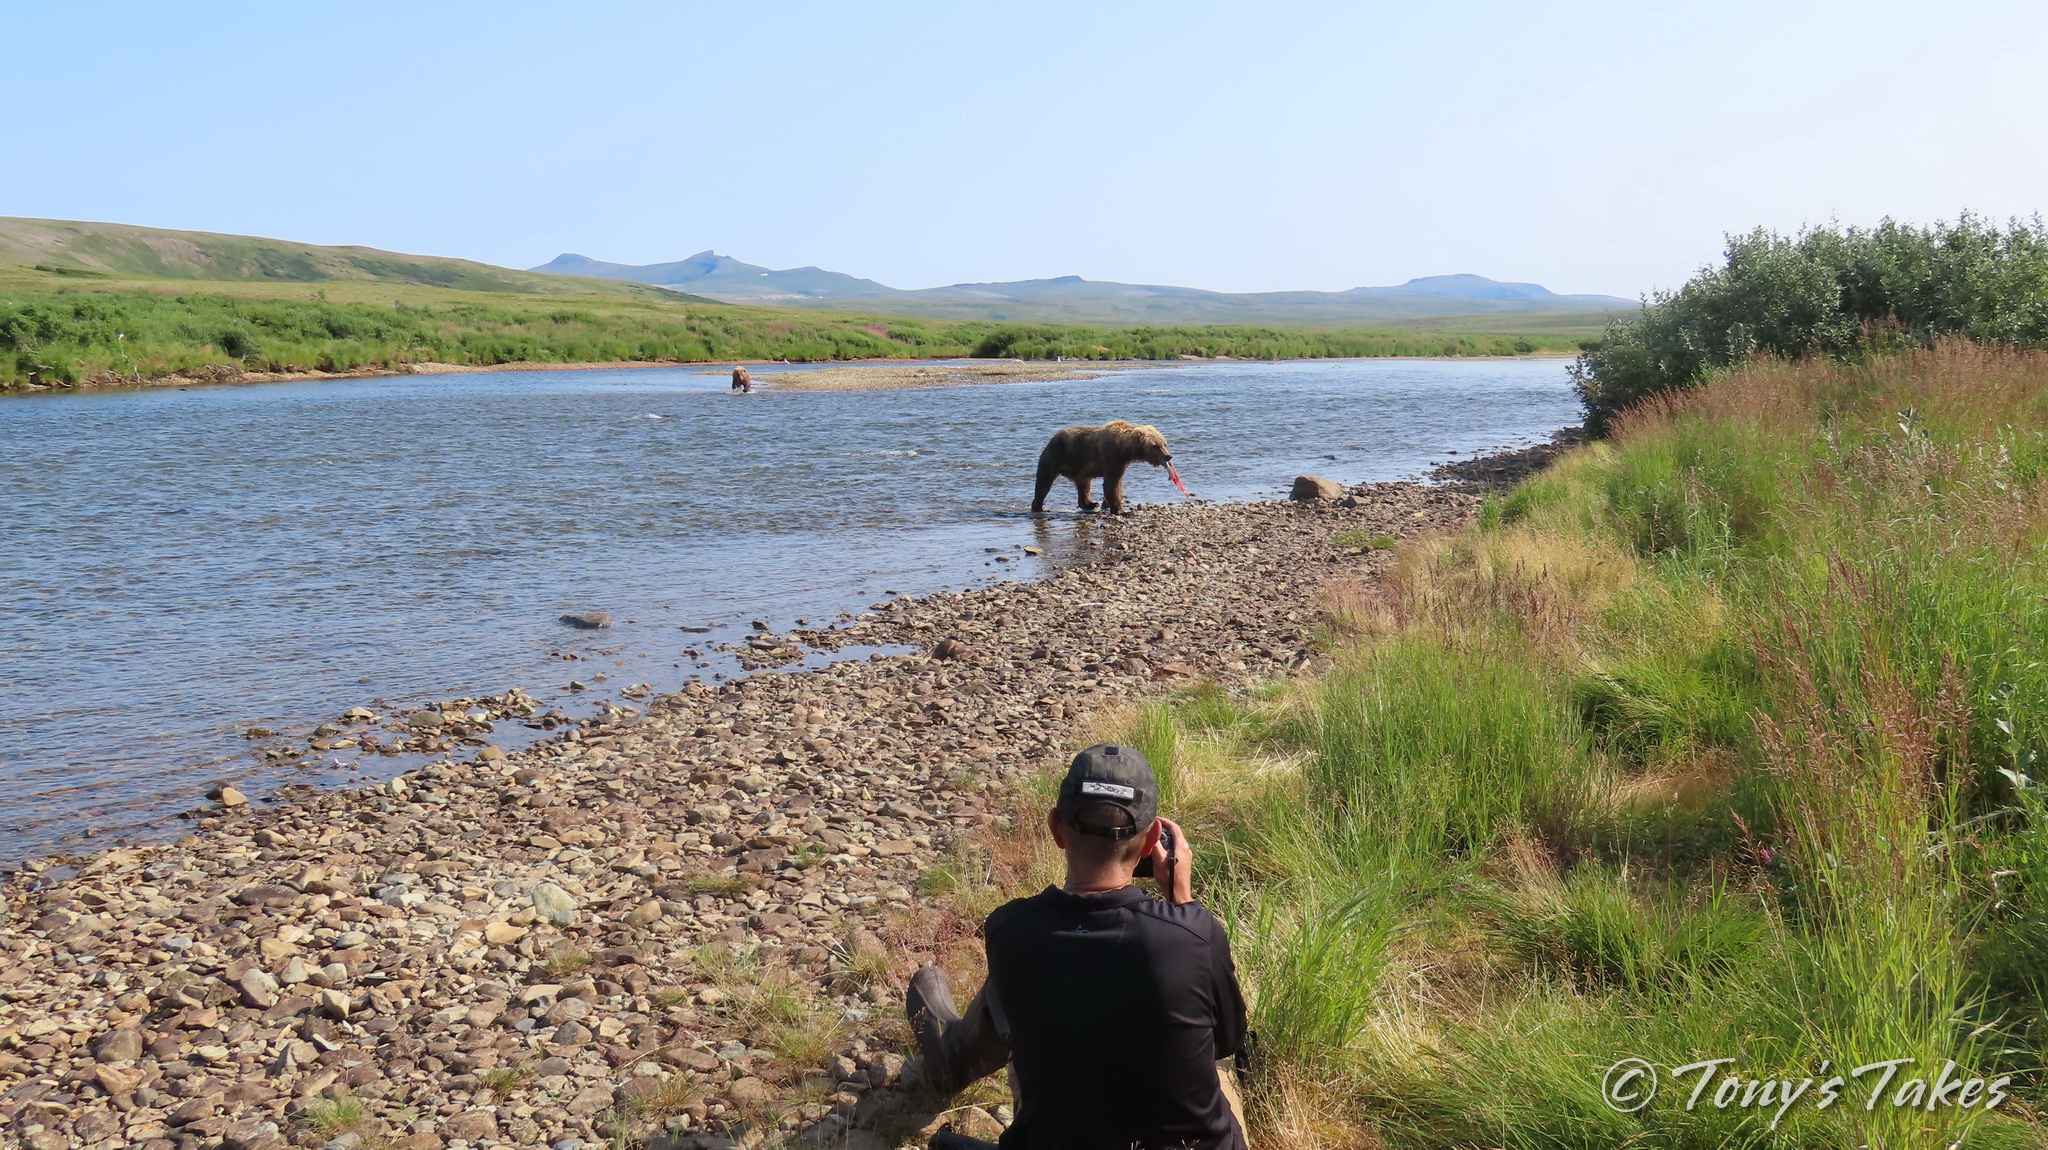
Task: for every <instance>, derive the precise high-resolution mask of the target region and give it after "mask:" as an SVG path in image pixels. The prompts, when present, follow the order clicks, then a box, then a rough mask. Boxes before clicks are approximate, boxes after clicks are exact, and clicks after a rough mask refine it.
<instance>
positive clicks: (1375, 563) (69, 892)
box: [0, 475, 1495, 1150]
mask: <svg viewBox="0 0 2048 1150" xmlns="http://www.w3.org/2000/svg"><path fill="white" fill-rule="evenodd" d="M1488 478H1495V477H1493V476H1490V475H1489V476H1488ZM1478 502H1479V500H1478V497H1477V495H1476V494H1474V493H1473V489H1470V488H1459V487H1456V486H1445V487H1424V486H1419V485H1414V484H1374V485H1366V486H1360V487H1353V488H1350V489H1348V490H1347V491H1346V492H1345V493H1344V494H1343V495H1342V496H1341V497H1339V498H1336V499H1321V500H1316V501H1312V502H1307V503H1255V504H1233V505H1224V506H1202V505H1179V506H1147V507H1142V508H1139V509H1137V510H1136V511H1135V512H1133V513H1132V514H1129V515H1125V516H1121V517H1117V518H1114V519H1112V518H1107V517H1104V518H1101V519H1095V520H1092V521H1089V522H1087V523H1086V524H1085V525H1084V527H1083V529H1082V530H1083V532H1084V534H1085V535H1086V536H1089V537H1092V539H1093V543H1092V550H1093V551H1094V552H1095V554H1096V555H1097V556H1099V558H1097V559H1096V560H1095V561H1094V562H1089V563H1082V564H1078V565H1075V566H1072V567H1068V568H1065V569H1063V570H1061V571H1060V572H1058V573H1057V574H1055V575H1053V576H1051V577H1049V578H1046V579H1044V580H1041V581H1036V582H1024V583H1014V582H1013V583H1001V584H997V585H994V586H990V587H986V588H981V589H977V590H972V591H967V592H961V593H948V594H938V595H932V596H928V597H925V598H922V599H910V598H903V599H899V600H895V601H892V602H889V603H887V604H883V605H878V607H877V609H876V610H873V611H871V612H869V613H866V614H863V615H860V616H857V617H854V618H850V619H847V620H845V621H843V622H842V623H841V624H840V625H838V626H835V627H833V628H829V629H824V630H815V631H812V630H806V631H799V632H794V633H792V634H789V635H780V636H778V635H769V634H762V635H757V636H755V638H754V639H753V640H750V641H749V643H748V644H747V646H746V649H745V650H744V651H743V652H742V653H743V654H745V655H746V656H747V658H748V659H749V660H750V662H751V663H752V664H753V665H756V666H762V667H770V666H775V665H779V664H785V663H788V662H791V661H793V660H795V659H796V658H798V657H799V656H801V655H803V654H805V653H807V652H812V651H816V650H818V649H828V650H836V649H845V648H853V649H855V650H861V649H866V648H869V647H886V646H888V645H891V644H901V645H906V646H908V647H910V648H911V649H913V651H914V652H915V653H912V654H902V655H887V654H874V655H870V656H869V657H866V658H858V657H848V658H847V659H846V660H845V661H841V662H837V663H835V664H833V665H831V666H829V667H826V668H824V669H819V670H799V671H792V672H786V673H779V672H772V671H763V672H761V673H758V674H755V675H752V676H750V677H748V678H746V679H744V680H741V681H736V682H731V683H724V684H714V685H693V686H692V687H691V688H690V689H688V690H685V691H683V692H680V693H678V694H674V695H669V696H662V697H658V698H650V699H646V700H643V702H644V705H645V709H644V711H635V710H634V709H632V708H630V707H629V708H614V709H613V710H612V711H611V712H610V713H609V714H607V715H605V716H601V717H599V718H595V719H590V720H568V719H567V717H566V716H557V717H555V718H553V719H551V720H550V721H551V722H554V723H555V724H556V727H555V729H553V730H552V731H550V733H549V734H548V735H547V737H546V738H545V739H544V741H542V742H540V743H539V744H536V745H533V746H530V747H527V748H524V749H521V750H517V751H514V752H511V753H509V754H508V753H505V752H503V751H500V750H499V749H498V748H497V747H495V746H492V745H491V744H490V743H489V739H490V735H491V730H492V729H493V727H495V726H497V725H499V724H502V723H504V722H506V721H510V720H516V719H526V720H537V719H539V718H540V717H541V716H540V715H539V714H538V713H537V712H538V707H537V705H536V704H534V703H533V702H532V701H531V700H530V699H526V698H524V697H523V696H519V695H517V694H516V693H515V694H511V695H506V696H500V697H497V698H494V699H489V700H461V701H457V702H454V703H450V704H447V705H445V706H443V707H433V708H425V709H420V710H415V711H412V712H409V713H404V714H398V715H373V714H371V713H369V712H361V713H357V712H351V713H350V715H347V716H337V717H336V718H335V720H334V725H333V732H334V733H332V734H331V735H330V736H329V737H330V738H333V739H345V738H349V737H351V732H368V731H370V730H372V729H373V728H377V727H378V726H379V725H380V724H396V725H399V726H402V727H403V728H404V729H406V730H407V731H409V732H412V736H413V737H417V738H421V739H427V740H434V741H435V742H434V745H435V746H437V747H440V748H442V749H443V750H444V752H445V753H446V754H447V756H448V757H447V758H446V759H444V760H442V761H440V762H438V763H436V764H434V765H431V766H429V767H426V768H424V769H422V770H420V771H417V772H413V773H409V774H407V775H405V776H403V777H401V778H399V779H397V780H394V781H393V782H391V783H389V784H388V785H385V786H382V787H379V788H377V789H374V790H365V791H348V792H326V793H312V792H296V793H288V794H285V795H282V796H271V797H268V798H259V797H258V796H244V795H242V794H240V793H239V792H236V791H234V790H233V789H232V788H228V789H225V790H221V791H219V792H217V793H216V795H215V796H214V802H213V804H212V808H211V809H210V810H209V811H208V812H207V813H206V817H204V818H203V819H201V820H199V823H198V827H197V829H196V830H195V831H194V833H192V834H189V835H187V836H186V837H184V838H182V839H180V840H179V841H178V842H176V843H175V844H170V845H162V846H147V847H137V848H130V849H120V850H112V851H107V852H103V853H100V854H97V855H92V856H88V857H85V858H80V859H68V860H40V861H38V862H34V863H31V864H29V866H28V868H27V869H26V870H25V871H24V873H22V874H18V875H16V876H14V878H13V880H12V881H11V882H10V883H9V885H8V886H7V887H6V888H5V890H4V896H5V897H4V907H0V1145H5V1144H7V1142H8V1140H9V1139H10V1138H12V1139H16V1140H18V1141H19V1143H20V1144H21V1145H23V1146H26V1147H31V1148H33V1150H56V1148H58V1147H70V1146H93V1147H99V1146H108V1147H111V1146H139V1147H146V1148H148V1150H174V1148H175V1150H196V1148H199V1147H215V1146H224V1147H228V1148H230V1150H257V1148H260V1147H273V1146H285V1145H305V1146H325V1147H329V1148H331V1150H351V1148H358V1147H359V1148H361V1150H375V1148H376V1147H379V1146H400V1147H408V1148H419V1150H427V1148H438V1147H453V1148H462V1147H485V1146H500V1145H504V1146H519V1147H553V1148H556V1150H578V1148H579V1147H582V1148H584V1150H596V1147H597V1146H598V1145H600V1144H607V1143H610V1142H612V1141H613V1140H614V1138H615V1137H618V1138H623V1139H624V1140H625V1142H626V1144H629V1145H641V1144H647V1145H652V1146H656V1147H696V1146H702V1147H723V1146H749V1147H751V1146H756V1145H762V1144H764V1143H765V1144H769V1145H773V1144H776V1143H777V1142H778V1141H780V1140H791V1141H794V1140H798V1139H808V1140H810V1142H811V1143H812V1144H826V1145H837V1146H859V1147H865V1148H867V1150H874V1148H877V1147H882V1146H886V1145H890V1144H891V1143H892V1141H893V1140H894V1139H896V1138H903V1137H912V1136H914V1133H915V1132H914V1131H904V1130H901V1129H893V1130H892V1129H891V1128H889V1127H887V1126H886V1124H882V1123H879V1122H878V1116H879V1115H881V1114H883V1113H884V1112H886V1111H887V1110H888V1108H887V1107H885V1106H882V1105H881V1102H880V1100H881V1099H882V1098H883V1096H884V1095H886V1094H887V1093H888V1090H889V1087H890V1086H891V1084H892V1083H893V1082H894V1081H895V1079H896V1078H897V1077H898V1076H899V1075H900V1074H901V1072H902V1069H903V1058H902V1057H901V1053H900V1050H899V1048H898V1047H897V1046H896V1045H895V1042H896V1041H897V1040H899V1039H900V1035H901V1033H902V1029H901V1026H900V1022H895V1020H896V1019H897V1016H898V1015H900V1012H901V1001H900V998H899V997H898V994H897V990H898V985H899V984H898V983H897V981H896V974H897V973H898V972H899V971H900V968H901V966H902V963H903V961H904V958H905V956H906V953H907V952H910V951H914V950H915V949H916V947H915V945H914V943H915V940H903V939H899V938H890V937H888V932H889V930H890V923H891V922H892V920H893V919H894V918H897V917H900V916H901V915H902V913H903V912H904V911H906V910H907V909H909V908H911V907H913V905H914V904H917V903H918V902H920V901H922V900H923V897H924V896H921V895H920V894H919V893H918V891H919V886H920V884H919V879H920V876H921V875H923V874H924V873H925V872H926V871H927V870H928V869H929V868H930V867H931V866H932V865H933V864H934V863H936V862H938V861H939V860H941V859H942V858H943V857H945V856H946V854H947V852H948V851H949V849H951V848H952V847H954V846H955V845H956V844H957V843H959V842H960V841H961V840H962V839H963V837H964V836H968V835H972V834H974V833H975V832H976V831H977V830H978V829H979V828H982V827H984V826H988V825H990V824H991V823H993V822H994V820H995V819H996V818H997V817H998V815H999V814H1000V812H1001V811H1002V810H1003V809H1004V802H1003V797H1004V795H1005V794H1006V793H1008V788H1010V787H1011V786H1012V785H1013V784H1015V783H1017V782H1020V781H1021V780H1024V779H1027V778H1029V777H1032V776H1033V775H1035V774H1037V773H1039V772H1043V771H1046V770H1050V769H1054V768H1056V767H1058V766H1060V765H1062V764H1063V762H1064V759H1065V757H1066V756H1067V755H1068V754H1069V753H1071V750H1072V749H1073V747H1074V745H1075V742H1076V740H1077V739H1078V738H1080V737H1081V736H1082V734H1083V733H1084V731H1085V729H1086V726H1087V724H1088V722H1089V721H1090V717H1091V715H1093V714H1095V713H1096V712H1097V711H1098V710H1099V709H1101V708H1104V707H1106V706H1109V705H1116V704H1125V703H1128V702H1130V701H1132V700H1134V699H1138V698H1141V697H1143V696H1145V695H1147V694H1150V693H1153V692H1162V691H1169V690H1173V689H1175V688H1176V687H1179V686H1184V685H1187V684H1189V683H1192V682H1194V681H1196V680H1197V679H1203V678H1208V679H1214V680H1216V681H1218V682H1220V683H1222V684H1223V685H1225V686H1226V687H1227V688H1231V689H1242V688H1244V687H1246V686H1249V685H1251V684H1254V683H1256V682H1259V681H1262V680H1268V679H1271V678H1274V677H1277V676H1283V675H1287V674H1290V673H1294V672H1296V671H1298V670H1300V669H1302V668H1304V667H1309V666H1312V665H1313V664H1314V663H1315V662H1316V660H1317V659H1318V657H1319V655H1318V650H1317V646H1316V631H1317V626H1318V622H1319V611H1320V602H1321V594H1322V591H1323V589H1324V588H1325V587H1326V586H1327V585H1328V584H1329V583H1330V582H1331V581H1332V580H1333V579H1357V578H1369V577H1371V576H1372V575H1373V574H1375V573H1376V572H1377V571H1379V570H1381V569H1382V568H1383V567H1384V566H1385V565H1386V564H1388V563H1390V562H1391V561H1392V560H1391V555H1392V552H1391V551H1388V550H1386V549H1384V548H1383V547H1374V546H1370V545H1368V544H1367V543H1366V542H1364V541H1365V540H1377V537H1380V536H1387V537H1393V538H1406V537H1413V536H1417V535H1423V534H1429V533H1435V532H1442V531H1446V530H1450V529H1454V528H1456V527H1458V526H1460V525H1461V524H1463V523H1465V522H1467V521H1468V520H1469V518H1470V517H1471V516H1472V514H1473V513H1474V511H1475V509H1476V507H1477V505H1478ZM1377 541H1378V542H1381V543H1384V540H1377ZM898 649H900V648H898ZM892 1022H895V1024H894V1025H893V1026H892V1025H891V1024H892ZM892 1036H893V1037H892ZM1005 1116H1006V1115H1005V1113H1004V1112H1003V1108H1001V1107H1000V1106H996V1107H992V1108H991V1109H990V1110H987V1111H983V1110H980V1109H976V1110H975V1111H974V1112H973V1114H972V1115H971V1117H973V1118H974V1119H975V1121H977V1122H981V1123H982V1124H983V1126H984V1127H987V1126H988V1124H990V1123H1000V1121H1001V1120H1002V1119H1003V1118H1004V1117H1005ZM956 1117H958V1116H957V1115H956ZM878 1125H881V1126H882V1127H883V1128H882V1130H880V1131H878V1130H877V1129H875V1127H876V1126H878ZM970 1125H971V1124H970ZM982 1132H983V1133H984V1135H985V1136H986V1135H987V1134H989V1133H992V1130H990V1129H984V1130H983V1131H982ZM917 1144H919V1145H922V1141H921V1140H919V1141H918V1143H917Z"/></svg>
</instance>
